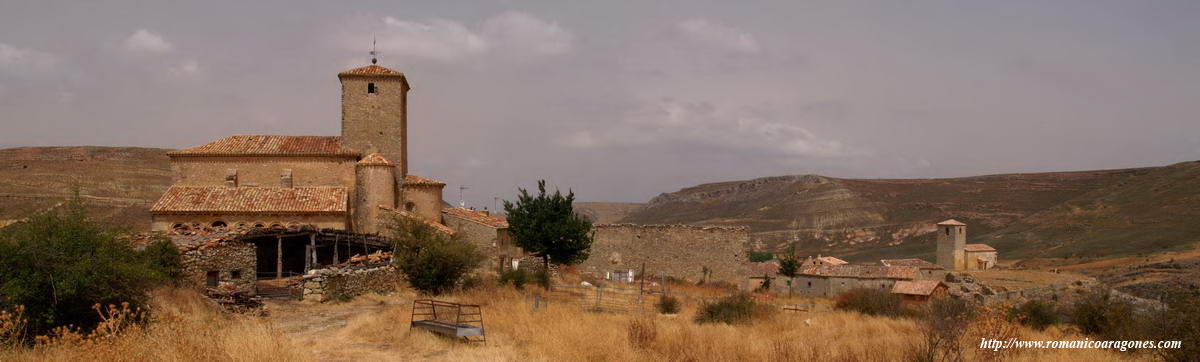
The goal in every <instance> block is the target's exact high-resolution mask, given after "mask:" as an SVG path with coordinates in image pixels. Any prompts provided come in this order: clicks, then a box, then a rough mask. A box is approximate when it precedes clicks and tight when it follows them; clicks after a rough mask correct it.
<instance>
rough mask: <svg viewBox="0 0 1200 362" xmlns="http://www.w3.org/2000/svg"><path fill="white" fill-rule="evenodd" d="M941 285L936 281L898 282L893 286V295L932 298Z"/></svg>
mask: <svg viewBox="0 0 1200 362" xmlns="http://www.w3.org/2000/svg"><path fill="white" fill-rule="evenodd" d="M941 285H944V284H942V282H939V281H936V280H898V281H896V284H893V285H892V294H907V295H923V296H930V295H932V294H933V291H935V290H937V288H938V286H941Z"/></svg>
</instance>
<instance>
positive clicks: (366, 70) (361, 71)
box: [338, 64, 404, 77]
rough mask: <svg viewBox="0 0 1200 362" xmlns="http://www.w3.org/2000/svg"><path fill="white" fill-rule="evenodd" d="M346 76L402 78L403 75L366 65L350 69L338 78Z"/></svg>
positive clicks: (376, 66)
mask: <svg viewBox="0 0 1200 362" xmlns="http://www.w3.org/2000/svg"><path fill="white" fill-rule="evenodd" d="M346 75H376V76H397V77H403V76H404V73H401V72H397V71H394V70H391V69H388V68H384V67H381V66H378V65H375V64H371V65H368V66H365V67H358V68H354V69H350V70H347V71H343V72H341V73H338V76H339V77H340V76H346Z"/></svg>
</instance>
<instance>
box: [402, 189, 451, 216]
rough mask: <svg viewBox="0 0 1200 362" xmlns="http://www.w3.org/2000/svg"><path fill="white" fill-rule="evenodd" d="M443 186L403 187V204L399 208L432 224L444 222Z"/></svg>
mask: <svg viewBox="0 0 1200 362" xmlns="http://www.w3.org/2000/svg"><path fill="white" fill-rule="evenodd" d="M442 187H443V186H442V185H411V184H404V185H403V186H402V189H403V191H402V193H403V194H402V195H401V198H402V199H403V200H401V201H402V202H401V203H400V205H397V207H398V208H400V209H402V210H404V211H408V212H411V213H413V214H415V215H417V216H420V217H421V218H422V219H425V220H428V221H430V222H436V223H440V222H442Z"/></svg>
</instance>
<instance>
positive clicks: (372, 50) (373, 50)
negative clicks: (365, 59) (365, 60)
mask: <svg viewBox="0 0 1200 362" xmlns="http://www.w3.org/2000/svg"><path fill="white" fill-rule="evenodd" d="M378 54H379V52H377V51H375V36H374V35H372V36H371V64H375V63H377V62H379V60H378V59H375V56H376V55H378Z"/></svg>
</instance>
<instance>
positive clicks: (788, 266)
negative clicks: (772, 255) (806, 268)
mask: <svg viewBox="0 0 1200 362" xmlns="http://www.w3.org/2000/svg"><path fill="white" fill-rule="evenodd" d="M779 275H782V276H784V277H787V286H788V296H791V295H792V280H794V279H796V277H797V276H799V275H800V258H798V257H797V256H796V254H788V255H787V256H785V257H782V258H779Z"/></svg>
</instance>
